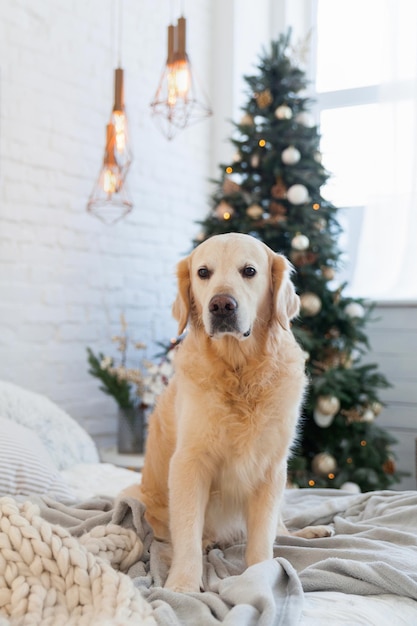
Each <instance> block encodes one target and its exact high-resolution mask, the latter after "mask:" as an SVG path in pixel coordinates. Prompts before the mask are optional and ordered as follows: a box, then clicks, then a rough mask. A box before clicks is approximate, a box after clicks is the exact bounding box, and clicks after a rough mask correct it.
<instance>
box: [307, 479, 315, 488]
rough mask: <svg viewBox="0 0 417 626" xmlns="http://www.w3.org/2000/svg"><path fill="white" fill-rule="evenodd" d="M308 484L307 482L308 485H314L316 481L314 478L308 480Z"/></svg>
mask: <svg viewBox="0 0 417 626" xmlns="http://www.w3.org/2000/svg"><path fill="white" fill-rule="evenodd" d="M308 484H309V486H310V487H314V485H315V484H316V481H315V480H309V481H308Z"/></svg>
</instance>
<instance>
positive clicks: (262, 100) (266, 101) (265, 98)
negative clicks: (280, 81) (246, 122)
mask: <svg viewBox="0 0 417 626" xmlns="http://www.w3.org/2000/svg"><path fill="white" fill-rule="evenodd" d="M255 97H256V102H257V104H258V107H259V108H260V109H266V107H267V106H269V105H270V104H271V102H272V95H271V92H270V91H269V89H265V91H261V92H260V93H257V94H256V96H255Z"/></svg>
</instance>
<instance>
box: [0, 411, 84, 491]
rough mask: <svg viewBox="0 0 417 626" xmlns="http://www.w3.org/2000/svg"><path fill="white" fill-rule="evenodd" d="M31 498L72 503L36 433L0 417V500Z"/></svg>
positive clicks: (65, 485) (66, 486)
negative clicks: (2, 498)
mask: <svg viewBox="0 0 417 626" xmlns="http://www.w3.org/2000/svg"><path fill="white" fill-rule="evenodd" d="M33 494H48V496H51V497H52V498H54V499H55V500H60V501H64V502H65V501H68V500H73V499H74V493H73V491H72V489H71V488H70V487H69V486H68V485H67V484H66V483H65V481H64V480H63V478H62V477H61V476H60V475H59V472H58V470H57V469H56V467H55V465H54V462H53V461H52V459H51V457H50V456H49V454H48V451H47V449H46V448H45V446H44V445H43V443H42V441H41V440H40V439H39V437H38V436H37V435H36V433H34V432H33V431H32V430H30V429H29V428H25V427H24V426H21V425H20V424H16V423H15V422H12V420H9V419H7V418H4V417H0V496H6V495H12V496H19V495H22V496H30V495H33Z"/></svg>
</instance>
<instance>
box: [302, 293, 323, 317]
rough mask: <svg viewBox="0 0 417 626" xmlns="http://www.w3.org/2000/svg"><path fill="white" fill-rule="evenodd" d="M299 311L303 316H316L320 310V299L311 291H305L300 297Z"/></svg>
mask: <svg viewBox="0 0 417 626" xmlns="http://www.w3.org/2000/svg"><path fill="white" fill-rule="evenodd" d="M300 303H301V309H302V311H303V313H304V315H307V316H311V317H312V316H313V315H317V313H319V312H320V310H321V300H320V298H319V297H318V296H317V295H316V294H315V293H312V292H311V291H306V292H305V293H303V294H301V296H300Z"/></svg>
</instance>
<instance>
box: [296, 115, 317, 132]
mask: <svg viewBox="0 0 417 626" xmlns="http://www.w3.org/2000/svg"><path fill="white" fill-rule="evenodd" d="M295 120H296V121H297V122H298V123H299V124H302V125H303V126H306V127H307V128H313V126H315V122H314V117H313V116H312V115H311V113H308V112H307V111H302V112H301V113H298V115H297V117H296V118H295Z"/></svg>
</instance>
